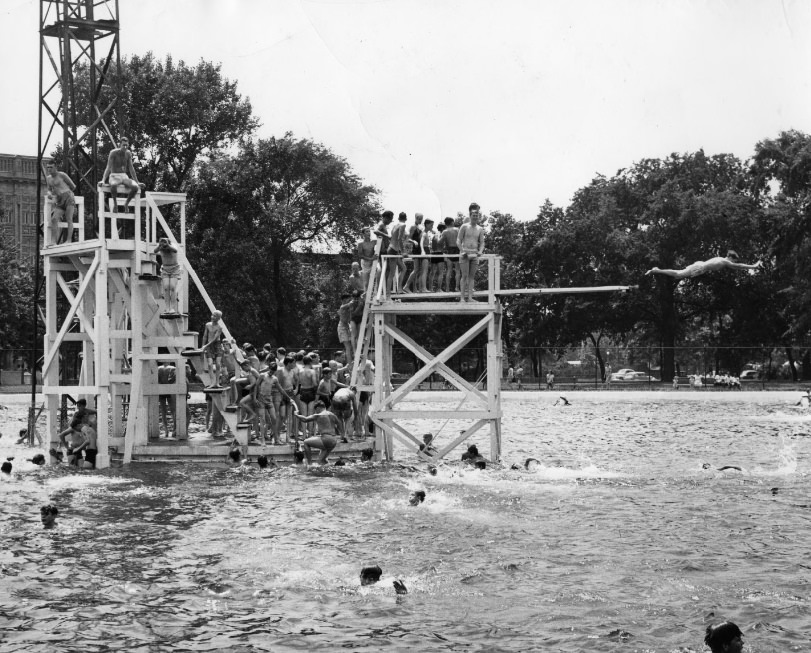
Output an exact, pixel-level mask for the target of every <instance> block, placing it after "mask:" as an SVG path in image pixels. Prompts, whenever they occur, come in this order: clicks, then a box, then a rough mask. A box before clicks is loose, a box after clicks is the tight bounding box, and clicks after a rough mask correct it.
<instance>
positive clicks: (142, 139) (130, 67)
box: [76, 52, 259, 192]
mask: <svg viewBox="0 0 811 653" xmlns="http://www.w3.org/2000/svg"><path fill="white" fill-rule="evenodd" d="M76 77H77V86H78V87H79V88H84V89H87V86H88V84H89V75H88V72H87V66H86V65H85V66H83V67H82V68H80V69H79V70H78V71H77V73H76ZM115 92H118V105H117V107H116V110H115V111H114V113H113V114H112V115H109V116H107V117H106V119H108V124H109V126H110V129H111V130H112V132H113V134H114V136H115V137H116V138H118V137H120V136H123V135H127V136H129V137H130V143H131V145H132V150H133V153H134V156H135V159H136V167H137V169H138V174H139V179H140V181H142V182H144V183H145V184H146V186H147V188H149V189H155V190H162V191H167V192H179V191H181V190H183V188H184V187H185V184H186V182H187V181H188V180H189V177H190V175H191V172H192V169H193V167H194V165H195V163H196V162H197V161H199V159H200V158H201V157H210V156H214V155H216V154H217V153H220V152H222V151H224V150H226V149H227V148H228V147H230V146H231V145H233V144H234V143H238V142H240V141H241V140H242V139H244V138H246V137H248V136H250V135H251V134H252V133H253V132H254V130H255V129H256V127H257V126H258V125H259V122H258V120H257V119H256V118H254V117H253V115H252V109H251V103H250V100H249V99H247V98H243V97H242V96H240V94H239V93H238V92H237V82H235V81H230V80H228V79H227V78H225V77H223V75H222V71H221V65H220V64H214V63H211V62H208V61H204V60H202V59H201V60H200V61H199V62H198V63H197V64H196V65H195V66H193V67H190V66H187V65H186V63H185V62H183V61H182V60H181V61H179V62H177V63H175V62H174V60H173V59H172V57H171V56H167V57H166V59H165V61H159V60H157V59H156V58H155V56H154V55H153V54H152V53H151V52H148V53H147V54H146V55H144V56H139V55H132V56H131V57H129V58H125V59H123V60H122V63H121V69H120V70H115V67H111V72H110V75H109V78H108V84H107V85H106V86H105V87H104V89H103V90H102V95H103V96H104V95H105V94H106V95H110V94H112V93H115ZM87 97H89V92H88V91H86V90H85V91H84V92H82V91H80V92H79V93H77V103H78V104H79V107H78V109H79V111H78V115H80V116H87V115H88V111H87V108H86V106H82V105H81V103H82V101H84V102H86V98H87ZM102 99H103V100H105V101H106V98H102ZM113 146H114V144H113V143H110V142H105V143H103V144H102V145H101V146H100V148H99V149H100V153H99V156H100V160H99V163H98V165H99V166H100V168H101V171H103V169H104V165H105V164H106V161H107V154H108V153H109V151H110V149H111V148H112V147H113Z"/></svg>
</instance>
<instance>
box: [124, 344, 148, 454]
mask: <svg viewBox="0 0 811 653" xmlns="http://www.w3.org/2000/svg"><path fill="white" fill-rule="evenodd" d="M143 373H144V370H143V363H142V362H141V360H140V359H138V358H136V359H135V360H134V361H133V365H132V378H133V383H132V392H131V393H130V406H129V413H128V414H127V430H126V432H125V435H124V464H125V465H128V464H129V463H131V462H132V448H133V446H134V445H135V435H136V426H137V423H138V406H139V404H140V403H141V400H142V398H141V384H142V383H143V381H142V377H143Z"/></svg>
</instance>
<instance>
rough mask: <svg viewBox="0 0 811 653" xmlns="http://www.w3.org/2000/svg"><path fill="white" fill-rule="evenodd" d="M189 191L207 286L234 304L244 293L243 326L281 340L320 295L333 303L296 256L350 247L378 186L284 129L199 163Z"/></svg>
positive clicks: (370, 213)
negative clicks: (277, 134) (279, 135)
mask: <svg viewBox="0 0 811 653" xmlns="http://www.w3.org/2000/svg"><path fill="white" fill-rule="evenodd" d="M189 190H190V202H189V235H188V240H187V243H188V247H189V250H190V252H191V255H192V256H193V257H194V260H197V261H200V265H199V267H200V273H201V276H202V277H203V278H204V282H205V283H206V285H207V287H208V288H209V289H210V291H211V293H212V295H215V296H219V297H221V298H224V299H225V298H228V299H227V300H226V301H230V299H231V298H238V299H239V300H240V301H241V302H242V303H243V304H244V303H245V299H246V294H247V293H249V294H248V297H250V300H251V301H250V302H249V304H250V306H248V307H245V308H244V309H240V313H241V314H242V315H243V318H244V322H245V324H246V325H251V327H252V328H254V329H256V332H267V333H268V334H269V336H270V337H272V338H275V339H276V340H277V341H282V342H285V341H289V340H288V339H289V338H291V337H293V336H294V335H296V336H298V337H300V336H301V332H302V324H303V321H304V320H305V319H310V313H311V311H312V309H313V306H315V305H317V304H318V303H319V302H320V301H325V302H326V303H327V304H328V305H333V306H334V307H335V308H337V303H335V302H337V299H338V297H337V296H335V295H333V296H327V297H322V294H321V290H322V289H326V288H325V285H324V283H323V282H322V281H323V280H322V281H319V279H318V277H313V276H311V275H310V274H309V272H308V268H307V266H306V265H303V261H304V260H305V259H304V258H300V257H299V255H300V254H301V255H309V256H308V258H312V255H313V252H314V251H315V250H317V249H321V250H322V251H323V250H326V249H332V250H334V249H336V248H338V249H341V250H343V251H353V249H354V245H355V243H356V242H357V240H359V239H360V233H361V229H362V228H363V227H364V226H368V225H369V224H371V223H372V222H373V221H374V219H375V217H376V216H377V213H378V207H377V203H376V197H377V190H376V189H375V188H374V187H372V186H368V185H365V184H363V183H362V181H361V180H360V179H359V178H358V177H357V176H356V175H355V174H354V172H353V171H352V169H351V168H350V166H349V164H348V163H347V162H346V160H344V159H343V158H341V157H339V156H337V155H336V154H334V153H333V152H331V151H330V150H329V149H328V148H326V147H324V146H323V145H321V144H318V143H314V142H313V141H311V140H307V139H297V138H295V137H294V136H293V135H292V134H290V133H287V134H285V136H284V137H282V138H270V139H267V140H259V141H256V142H245V143H244V144H243V145H242V147H241V148H240V151H239V152H238V154H237V155H235V156H233V157H231V156H224V157H220V158H218V159H216V160H214V161H212V162H210V163H207V164H204V165H202V166H201V167H200V169H199V171H198V173H197V174H196V176H195V178H194V180H193V182H192V184H191V185H190V189H189ZM345 276H348V273H346V275H345ZM339 286H340V284H339ZM336 292H337V291H336ZM226 319H227V316H226Z"/></svg>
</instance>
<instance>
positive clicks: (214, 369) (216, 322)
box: [203, 311, 223, 388]
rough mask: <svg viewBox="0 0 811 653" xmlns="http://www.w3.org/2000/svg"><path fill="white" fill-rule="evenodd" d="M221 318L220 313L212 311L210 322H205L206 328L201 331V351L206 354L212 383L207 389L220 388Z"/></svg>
mask: <svg viewBox="0 0 811 653" xmlns="http://www.w3.org/2000/svg"><path fill="white" fill-rule="evenodd" d="M221 318H222V311H214V312H212V313H211V322H206V328H205V330H204V331H203V343H204V344H203V349H204V350H205V352H206V358H207V359H208V360H209V367H210V368H211V374H212V382H211V385H210V386H208V387H209V388H219V387H221V386H220V368H221V367H222V343H221V342H220V340H221V339H222V336H223V332H222V325H221V324H220V319H221Z"/></svg>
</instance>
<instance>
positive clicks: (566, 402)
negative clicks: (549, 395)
mask: <svg viewBox="0 0 811 653" xmlns="http://www.w3.org/2000/svg"><path fill="white" fill-rule="evenodd" d="M552 405H553V406H559V405H560V406H571V405H572V404H571V402H570V401H569V400H568V399H566V396H565V395H560V397H558V398H557V400H556V401H555V403H554V404H552Z"/></svg>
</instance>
